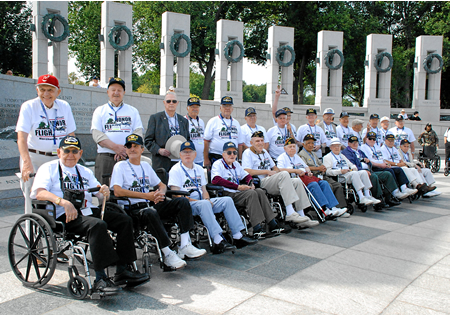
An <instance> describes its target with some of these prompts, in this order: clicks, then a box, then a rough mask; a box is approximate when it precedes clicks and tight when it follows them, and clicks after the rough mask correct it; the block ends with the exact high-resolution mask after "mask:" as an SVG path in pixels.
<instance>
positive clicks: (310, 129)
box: [308, 124, 317, 136]
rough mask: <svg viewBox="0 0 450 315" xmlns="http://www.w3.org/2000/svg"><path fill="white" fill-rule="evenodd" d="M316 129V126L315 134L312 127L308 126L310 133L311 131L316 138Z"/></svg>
mask: <svg viewBox="0 0 450 315" xmlns="http://www.w3.org/2000/svg"><path fill="white" fill-rule="evenodd" d="M316 127H317V126H316V125H314V132H313V131H312V128H311V126H310V125H309V124H308V128H309V131H310V132H311V133H312V134H313V135H314V136H316Z"/></svg>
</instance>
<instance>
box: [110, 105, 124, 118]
mask: <svg viewBox="0 0 450 315" xmlns="http://www.w3.org/2000/svg"><path fill="white" fill-rule="evenodd" d="M108 105H109V108H111V110H112V111H113V112H114V121H115V122H117V112H118V111H119V110H121V109H122V108H123V103H122V105H120V106H119V107H118V108H117V110H115V109H114V107H112V106H111V103H110V102H108Z"/></svg>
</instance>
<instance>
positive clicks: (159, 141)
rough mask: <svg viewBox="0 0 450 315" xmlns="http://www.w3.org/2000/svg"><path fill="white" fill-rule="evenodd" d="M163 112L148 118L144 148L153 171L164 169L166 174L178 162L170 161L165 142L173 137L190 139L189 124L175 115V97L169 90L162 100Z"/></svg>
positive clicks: (181, 117) (176, 102) (176, 103)
mask: <svg viewBox="0 0 450 315" xmlns="http://www.w3.org/2000/svg"><path fill="white" fill-rule="evenodd" d="M163 102H164V107H165V110H164V111H162V112H159V113H156V114H153V115H151V116H150V119H149V120H148V127H147V133H146V134H145V147H146V148H147V149H148V150H149V151H150V153H151V154H152V167H153V169H154V170H156V169H158V168H161V167H162V168H164V169H165V170H166V171H167V172H168V171H169V170H170V168H171V167H172V166H173V165H174V164H175V163H177V162H178V161H179V159H178V160H176V159H172V160H171V159H170V158H169V156H170V152H169V150H167V149H166V148H165V146H166V142H167V140H169V138H170V137H172V136H175V135H181V136H183V137H185V138H186V140H189V139H190V135H189V123H188V121H187V119H186V118H184V117H183V116H181V115H179V114H177V113H176V112H175V111H176V109H177V105H178V100H177V95H176V94H175V92H173V91H172V90H169V91H168V92H167V94H166V97H165V98H164V101H163Z"/></svg>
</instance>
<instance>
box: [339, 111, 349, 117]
mask: <svg viewBox="0 0 450 315" xmlns="http://www.w3.org/2000/svg"><path fill="white" fill-rule="evenodd" d="M349 116H350V115H349V114H348V113H347V112H342V113H341V115H340V116H339V118H343V117H349Z"/></svg>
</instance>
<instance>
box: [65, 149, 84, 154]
mask: <svg viewBox="0 0 450 315" xmlns="http://www.w3.org/2000/svg"><path fill="white" fill-rule="evenodd" d="M63 152H64V154H70V153H73V154H78V152H80V150H78V149H73V150H69V149H64V150H63Z"/></svg>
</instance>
